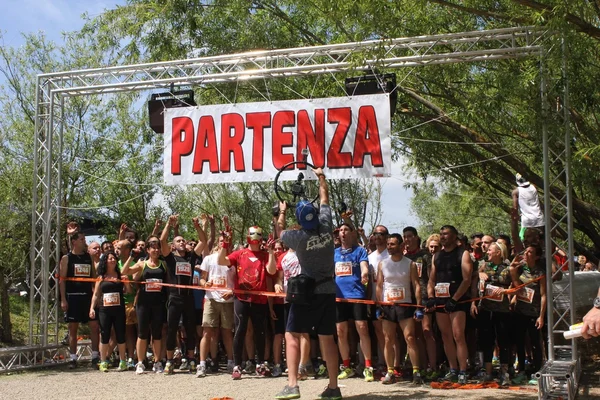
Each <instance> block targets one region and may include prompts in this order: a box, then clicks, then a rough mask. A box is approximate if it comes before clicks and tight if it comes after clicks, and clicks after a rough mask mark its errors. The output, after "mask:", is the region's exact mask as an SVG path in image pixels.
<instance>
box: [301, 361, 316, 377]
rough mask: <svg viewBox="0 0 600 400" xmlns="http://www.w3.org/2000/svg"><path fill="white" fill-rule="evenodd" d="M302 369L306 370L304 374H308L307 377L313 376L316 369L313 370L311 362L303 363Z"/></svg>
mask: <svg viewBox="0 0 600 400" xmlns="http://www.w3.org/2000/svg"><path fill="white" fill-rule="evenodd" d="M304 370H305V371H306V376H308V377H309V378H314V377H315V376H317V371H315V367H314V365H313V363H312V362H309V363H308V364H306V365H304Z"/></svg>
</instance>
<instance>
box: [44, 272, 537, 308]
mask: <svg viewBox="0 0 600 400" xmlns="http://www.w3.org/2000/svg"><path fill="white" fill-rule="evenodd" d="M55 277H56V279H59V280H61V281H71V282H92V283H93V282H98V281H99V280H100V278H68V277H62V276H58V275H56V276H55ZM542 277H543V276H539V277H537V278H535V279H533V280H531V281H529V282H527V283H524V284H522V285H519V286H517V287H515V288H512V289H506V291H505V294H513V293H516V292H518V291H519V290H521V289H522V288H523V287H525V286H527V285H530V284H532V283H534V282H537V281H539V280H540V279H542ZM110 281H115V282H116V281H118V280H117V279H110ZM121 281H122V282H124V283H132V282H133V283H137V284H142V285H143V284H146V282H138V281H130V280H129V279H121ZM152 283H153V284H155V285H161V286H165V287H173V288H179V289H192V290H205V291H210V290H219V291H223V290H227V289H223V288H212V287H200V286H193V285H177V284H174V283H156V282H152ZM229 290H231V291H232V292H233V293H235V294H248V295H255V296H266V297H280V298H284V297H285V293H275V292H264V291H255V290H241V289H229ZM492 297H494V296H482V297H477V298H475V299H468V300H463V301H459V303H471V302H474V301H479V300H483V299H488V298H492ZM336 301H337V302H338V303H357V304H368V305H383V306H407V307H419V308H426V307H425V306H423V305H417V304H412V303H391V302H387V301H373V300H362V299H341V298H336ZM443 307H444V306H443V305H439V306H436V308H443Z"/></svg>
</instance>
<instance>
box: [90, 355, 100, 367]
mask: <svg viewBox="0 0 600 400" xmlns="http://www.w3.org/2000/svg"><path fill="white" fill-rule="evenodd" d="M98 365H100V358H98V357H94V358H92V368H96V369H98Z"/></svg>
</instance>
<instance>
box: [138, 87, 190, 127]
mask: <svg viewBox="0 0 600 400" xmlns="http://www.w3.org/2000/svg"><path fill="white" fill-rule="evenodd" d="M195 105H196V102H195V101H194V91H193V90H191V89H188V90H180V91H177V92H173V91H170V92H166V93H155V94H153V95H152V97H151V98H150V100H148V117H149V118H150V128H152V130H153V131H154V132H156V133H164V131H165V118H164V111H165V109H166V108H175V107H190V106H195Z"/></svg>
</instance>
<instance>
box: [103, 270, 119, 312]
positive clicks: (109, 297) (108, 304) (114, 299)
mask: <svg viewBox="0 0 600 400" xmlns="http://www.w3.org/2000/svg"><path fill="white" fill-rule="evenodd" d="M100 293H101V294H100V296H101V297H100V308H102V309H105V310H107V311H108V310H112V309H116V308H118V307H125V302H124V301H123V282H117V281H115V280H112V279H110V278H109V279H108V280H104V281H102V282H100Z"/></svg>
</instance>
